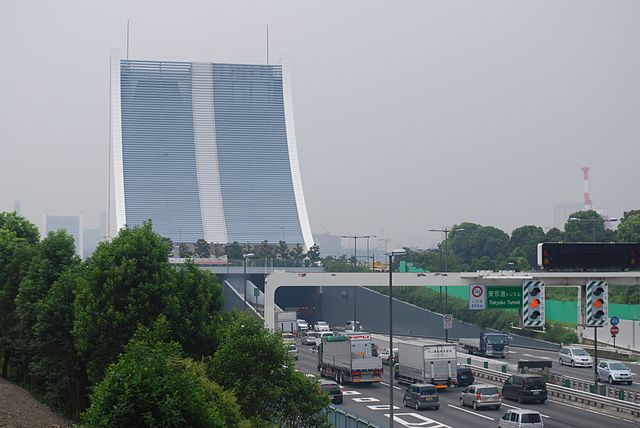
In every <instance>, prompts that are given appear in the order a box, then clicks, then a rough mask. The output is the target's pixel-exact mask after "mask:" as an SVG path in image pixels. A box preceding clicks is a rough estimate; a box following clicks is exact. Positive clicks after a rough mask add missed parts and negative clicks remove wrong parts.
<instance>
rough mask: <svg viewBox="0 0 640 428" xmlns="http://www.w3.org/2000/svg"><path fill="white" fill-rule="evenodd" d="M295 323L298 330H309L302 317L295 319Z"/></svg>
mask: <svg viewBox="0 0 640 428" xmlns="http://www.w3.org/2000/svg"><path fill="white" fill-rule="evenodd" d="M296 325H297V327H298V332H300V333H304V332H306V331H307V330H309V324H308V323H307V321H305V320H303V319H298V320H296Z"/></svg>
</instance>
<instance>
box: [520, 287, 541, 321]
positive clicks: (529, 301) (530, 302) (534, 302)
mask: <svg viewBox="0 0 640 428" xmlns="http://www.w3.org/2000/svg"><path fill="white" fill-rule="evenodd" d="M522 326H523V327H543V326H544V282H542V281H537V280H530V281H525V282H524V283H523V284H522Z"/></svg>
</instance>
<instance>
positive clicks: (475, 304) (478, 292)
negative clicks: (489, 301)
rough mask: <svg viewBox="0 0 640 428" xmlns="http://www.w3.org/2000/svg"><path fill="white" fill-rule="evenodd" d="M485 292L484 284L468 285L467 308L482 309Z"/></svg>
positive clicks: (483, 307)
mask: <svg viewBox="0 0 640 428" xmlns="http://www.w3.org/2000/svg"><path fill="white" fill-rule="evenodd" d="M485 294H486V293H485V286H484V284H471V285H469V309H470V310H472V311H483V310H484V309H485V307H486V305H485V299H486V297H485Z"/></svg>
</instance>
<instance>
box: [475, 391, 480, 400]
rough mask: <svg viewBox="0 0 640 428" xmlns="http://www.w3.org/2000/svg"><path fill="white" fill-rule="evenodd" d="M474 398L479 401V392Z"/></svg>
mask: <svg viewBox="0 0 640 428" xmlns="http://www.w3.org/2000/svg"><path fill="white" fill-rule="evenodd" d="M476 400H478V401H480V393H479V392H478V393H477V394H476Z"/></svg>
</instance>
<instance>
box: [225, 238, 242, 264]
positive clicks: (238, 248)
mask: <svg viewBox="0 0 640 428" xmlns="http://www.w3.org/2000/svg"><path fill="white" fill-rule="evenodd" d="M224 252H225V253H226V254H227V257H228V258H229V260H242V255H243V252H242V245H240V244H239V243H238V241H233V242H232V243H231V244H228V245H227V246H226V247H225V248H224Z"/></svg>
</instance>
